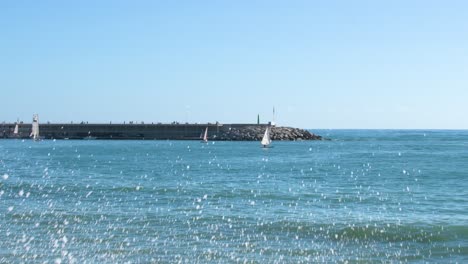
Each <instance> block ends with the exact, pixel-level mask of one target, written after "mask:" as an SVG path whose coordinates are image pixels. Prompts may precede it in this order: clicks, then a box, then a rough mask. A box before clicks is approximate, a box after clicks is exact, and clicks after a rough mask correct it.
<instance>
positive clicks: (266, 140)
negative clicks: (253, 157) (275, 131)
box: [261, 127, 271, 148]
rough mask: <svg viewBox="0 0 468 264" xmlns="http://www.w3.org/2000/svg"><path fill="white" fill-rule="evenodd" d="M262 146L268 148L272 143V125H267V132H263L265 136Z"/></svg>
mask: <svg viewBox="0 0 468 264" xmlns="http://www.w3.org/2000/svg"><path fill="white" fill-rule="evenodd" d="M261 143H262V146H263V147H264V148H268V147H269V146H270V144H271V138H270V127H267V128H266V129H265V134H263V138H262V142H261Z"/></svg>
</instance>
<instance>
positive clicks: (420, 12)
mask: <svg viewBox="0 0 468 264" xmlns="http://www.w3.org/2000/svg"><path fill="white" fill-rule="evenodd" d="M0 98H1V102H0V106H1V108H0V121H7V122H14V121H16V119H17V118H20V120H23V121H27V122H30V121H31V118H32V114H33V113H38V114H39V116H40V120H41V122H46V121H47V120H49V121H51V122H65V121H66V122H69V121H71V120H74V121H75V122H79V121H89V122H109V121H111V120H112V121H113V122H123V121H124V120H126V121H128V120H134V121H145V122H172V121H180V122H186V121H189V122H215V121H220V122H222V123H229V122H236V123H244V122H256V118H257V114H260V117H261V120H262V121H268V120H271V119H272V113H271V112H272V108H273V106H275V108H276V112H277V123H279V124H280V125H288V126H297V127H302V128H452V129H457V128H463V129H467V128H468V1H429V0H424V1H406V0H405V1H345V0H343V1H309V0H306V1H272V0H268V1H241V0H240V1H203V0H202V1H164V0H161V1H152V0H151V1H104V0H99V1H94V0H93V1H84V0H83V1H45V0H44V1H33V0H31V1H14V0H11V1H8V0H6V1H0Z"/></svg>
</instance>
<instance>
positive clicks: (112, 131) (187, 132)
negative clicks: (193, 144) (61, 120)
mask: <svg viewBox="0 0 468 264" xmlns="http://www.w3.org/2000/svg"><path fill="white" fill-rule="evenodd" d="M252 126H253V127H265V126H267V124H259V125H257V124H178V123H173V124H86V123H80V124H70V123H68V124H39V134H40V136H41V137H44V138H45V139H86V138H96V139H179V140H181V139H187V140H196V139H200V135H201V134H202V133H204V131H205V129H206V128H207V127H208V137H209V138H210V139H216V138H217V137H218V136H219V135H220V134H223V133H226V132H227V131H229V130H231V129H232V128H237V129H241V128H243V127H252ZM31 127H32V125H31V124H25V123H23V124H19V130H18V131H19V133H18V135H14V134H13V131H14V129H15V124H14V123H9V124H7V123H3V124H0V138H29V135H30V133H31Z"/></svg>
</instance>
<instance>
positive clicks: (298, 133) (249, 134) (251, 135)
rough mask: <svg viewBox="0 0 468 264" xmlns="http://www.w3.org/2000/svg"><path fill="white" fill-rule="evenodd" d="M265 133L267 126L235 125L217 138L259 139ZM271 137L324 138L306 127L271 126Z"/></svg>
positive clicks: (294, 138)
mask: <svg viewBox="0 0 468 264" xmlns="http://www.w3.org/2000/svg"><path fill="white" fill-rule="evenodd" d="M264 133H265V127H262V126H243V127H236V128H234V127H233V128H230V129H229V130H224V131H220V133H219V134H218V135H217V137H216V140H229V141H257V140H261V139H262V137H263V134H264ZM270 138H271V139H272V140H285V141H294V140H322V139H323V138H322V137H321V136H319V135H315V134H313V133H310V132H309V131H307V130H305V129H300V128H293V127H271V130H270Z"/></svg>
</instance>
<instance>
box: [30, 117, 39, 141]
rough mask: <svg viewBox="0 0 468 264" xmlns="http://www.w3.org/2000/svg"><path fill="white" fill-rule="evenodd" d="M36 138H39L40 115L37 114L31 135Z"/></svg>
mask: <svg viewBox="0 0 468 264" xmlns="http://www.w3.org/2000/svg"><path fill="white" fill-rule="evenodd" d="M30 137H32V138H33V139H34V140H39V116H38V115H37V114H35V115H34V116H33V123H32V131H31V135H30Z"/></svg>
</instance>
